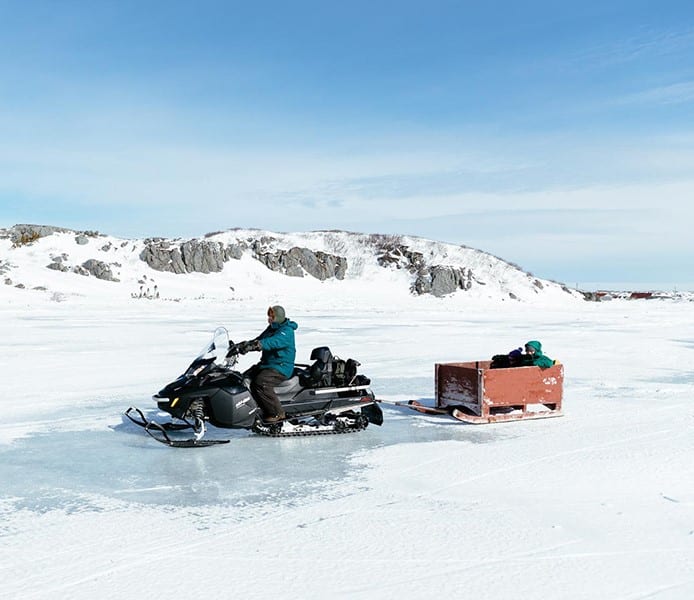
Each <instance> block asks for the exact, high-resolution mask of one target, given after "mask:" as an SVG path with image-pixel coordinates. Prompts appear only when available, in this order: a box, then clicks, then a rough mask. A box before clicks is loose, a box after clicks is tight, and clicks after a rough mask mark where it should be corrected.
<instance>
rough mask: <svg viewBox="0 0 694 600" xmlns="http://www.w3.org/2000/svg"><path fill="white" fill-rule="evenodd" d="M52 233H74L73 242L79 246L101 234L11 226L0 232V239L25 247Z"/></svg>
mask: <svg viewBox="0 0 694 600" xmlns="http://www.w3.org/2000/svg"><path fill="white" fill-rule="evenodd" d="M54 233H74V234H75V242H77V243H78V244H80V245H83V244H87V243H88V242H89V238H90V237H98V236H100V235H101V234H100V233H99V232H98V231H73V230H72V229H66V228H65V227H53V226H52V225H29V224H20V225H13V226H12V227H10V228H9V229H2V230H0V238H4V239H6V238H10V240H12V245H13V246H14V247H15V248H16V247H19V246H26V245H27V244H31V243H33V242H35V241H36V240H38V239H41V238H43V237H47V236H49V235H52V234H54Z"/></svg>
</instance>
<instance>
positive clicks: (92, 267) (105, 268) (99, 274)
mask: <svg viewBox="0 0 694 600" xmlns="http://www.w3.org/2000/svg"><path fill="white" fill-rule="evenodd" d="M82 268H83V269H84V270H85V271H87V273H89V274H90V275H93V276H94V277H96V278H97V279H103V280H104V281H120V279H116V278H115V277H114V276H113V272H112V271H111V267H110V266H109V265H107V264H106V263H105V262H103V261H100V260H96V259H94V258H90V259H89V260H87V261H85V262H83V263H82Z"/></svg>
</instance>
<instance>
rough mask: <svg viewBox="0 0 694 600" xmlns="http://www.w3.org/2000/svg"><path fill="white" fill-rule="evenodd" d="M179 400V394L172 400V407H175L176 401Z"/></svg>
mask: <svg viewBox="0 0 694 600" xmlns="http://www.w3.org/2000/svg"><path fill="white" fill-rule="evenodd" d="M179 400H180V398H179V397H178V396H177V397H176V398H174V399H173V400H172V401H171V408H173V407H174V406H176V403H177V402H178V401H179Z"/></svg>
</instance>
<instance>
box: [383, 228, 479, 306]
mask: <svg viewBox="0 0 694 600" xmlns="http://www.w3.org/2000/svg"><path fill="white" fill-rule="evenodd" d="M376 241H377V243H378V250H377V254H376V259H377V261H378V264H379V265H381V266H382V267H389V266H395V267H396V268H397V269H406V270H407V271H409V272H410V273H413V274H415V275H416V276H417V277H416V279H415V281H414V283H413V284H412V288H411V290H412V292H414V293H416V294H419V295H422V294H432V295H434V296H437V297H439V298H440V297H441V296H445V295H447V294H452V293H453V292H455V291H457V290H469V289H470V288H471V287H472V282H473V273H472V269H465V268H463V267H451V266H446V265H427V264H426V259H425V258H424V255H423V254H422V253H421V252H413V251H412V250H410V249H409V248H408V247H407V246H405V245H404V244H401V243H400V242H399V241H398V239H397V238H390V239H389V238H387V237H379V238H377V240H376Z"/></svg>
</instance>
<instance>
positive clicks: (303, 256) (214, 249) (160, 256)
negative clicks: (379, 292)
mask: <svg viewBox="0 0 694 600" xmlns="http://www.w3.org/2000/svg"><path fill="white" fill-rule="evenodd" d="M272 241H273V240H272V239H269V238H261V239H260V240H256V241H255V242H253V244H252V245H251V246H250V249H251V250H252V252H253V257H254V258H255V259H257V260H259V261H260V262H262V263H263V264H264V265H265V266H266V267H267V268H268V269H271V270H273V271H277V272H279V273H284V274H285V275H290V276H292V277H303V276H304V272H306V273H308V274H309V275H311V276H313V277H315V278H316V279H320V280H325V279H328V278H330V277H335V278H337V279H344V276H345V273H346V272H347V259H346V258H343V257H341V256H334V255H332V254H327V253H325V252H314V251H312V250H309V249H308V248H297V247H294V248H291V249H290V250H286V251H285V250H277V251H275V252H268V251H266V248H267V245H268V244H269V243H270V242H272ZM247 249H249V246H248V245H246V244H245V243H244V242H241V243H238V244H229V245H228V246H225V245H224V244H222V243H221V242H213V241H210V240H190V241H187V242H184V243H182V244H180V245H177V246H175V245H172V244H171V243H170V242H168V241H167V240H161V239H156V240H146V241H145V248H144V250H142V252H141V253H140V259H142V260H143V261H145V262H146V263H147V264H148V265H149V266H150V267H152V268H153V269H155V270H157V271H170V272H173V273H179V274H180V273H193V272H196V273H217V272H219V271H221V270H222V269H223V268H224V263H225V262H227V261H229V260H231V259H235V260H239V259H240V258H241V257H242V256H243V252H244V250H247Z"/></svg>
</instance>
